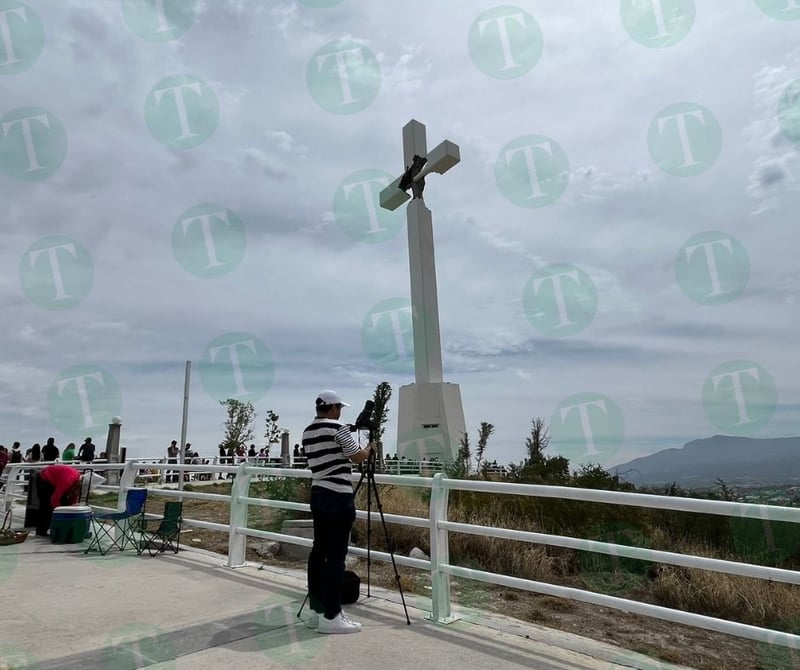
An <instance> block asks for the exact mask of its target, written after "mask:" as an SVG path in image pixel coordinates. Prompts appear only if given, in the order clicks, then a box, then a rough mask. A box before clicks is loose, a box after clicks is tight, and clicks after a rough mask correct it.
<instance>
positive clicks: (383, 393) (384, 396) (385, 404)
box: [372, 382, 392, 464]
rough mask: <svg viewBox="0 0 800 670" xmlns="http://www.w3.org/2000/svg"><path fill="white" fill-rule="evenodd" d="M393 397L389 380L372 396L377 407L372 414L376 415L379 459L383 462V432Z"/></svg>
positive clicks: (380, 462) (377, 388) (376, 389)
mask: <svg viewBox="0 0 800 670" xmlns="http://www.w3.org/2000/svg"><path fill="white" fill-rule="evenodd" d="M391 397H392V385H391V384H389V382H381V383H380V384H378V385H377V386H376V387H375V394H374V395H373V397H372V400H373V402H374V403H375V408H374V409H373V411H372V415H373V416H374V417H375V426H376V428H375V441H376V442H377V454H376V456H377V461H378V463H379V464H382V463H383V434H384V432H385V431H386V423H387V421H388V420H389V399H390V398H391Z"/></svg>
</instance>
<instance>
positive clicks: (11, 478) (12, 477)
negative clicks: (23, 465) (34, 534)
mask: <svg viewBox="0 0 800 670" xmlns="http://www.w3.org/2000/svg"><path fill="white" fill-rule="evenodd" d="M8 467H9V469H8V475H7V478H6V493H5V496H4V497H3V514H5V513H6V512H8V510H10V509H11V505H13V504H14V489H15V488H16V486H17V473H18V472H19V471H20V467H19V466H18V465H17V464H16V463H14V464H11V463H9V464H8Z"/></svg>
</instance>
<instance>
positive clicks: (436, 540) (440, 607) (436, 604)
mask: <svg viewBox="0 0 800 670" xmlns="http://www.w3.org/2000/svg"><path fill="white" fill-rule="evenodd" d="M47 465H49V463H39V464H32V463H14V464H9V470H8V477H7V485H6V490H5V497H4V509H9V508H10V505H11V501H12V499H13V497H15V496H14V494H13V492H12V491H11V489H12V486H11V483H12V479H13V478H14V476H15V475H17V474H18V473H19V472H20V471H23V470H38V469H41V468H43V467H46V466H47ZM76 467H78V468H79V469H83V470H93V471H94V470H103V471H109V470H111V471H120V473H121V478H120V483H119V486H113V485H111V486H109V485H104V486H101V487H97V488H98V489H102V490H107V491H117V509H124V508H125V498H126V495H127V491H128V490H129V489H131V488H133V487H134V485H135V481H136V478H137V476H138V475H139V471H140V470H142V469H149V470H152V469H155V470H159V471H167V470H170V471H174V472H178V473H180V477H183V475H184V473H191V472H211V473H227V474H233V475H234V479H233V484H232V487H231V493H230V495H224V494H215V493H202V492H199V491H194V490H192V491H186V490H179V489H171V488H152V487H151V488H150V490H151V491H152V492H153V493H155V494H158V495H164V496H170V497H177V498H179V499H182V498H186V499H198V500H216V501H225V502H228V504H229V506H230V519H229V523H228V524H220V523H212V522H208V521H199V520H195V519H188V518H186V517H184V519H183V522H184V523H186V524H187V525H189V526H196V527H198V528H207V529H209V530H216V531H223V532H227V533H228V556H227V562H226V565H227V566H228V567H230V568H236V567H240V566H243V565H245V564H246V547H247V538H248V537H258V538H265V539H269V540H276V541H280V542H288V543H292V544H298V545H302V546H311V543H312V541H311V540H310V539H307V538H301V537H296V536H292V535H284V534H282V533H274V532H270V531H264V530H259V529H254V528H249V527H248V526H247V518H248V507H249V506H250V505H253V506H262V507H278V508H283V509H294V510H301V511H310V508H309V505H307V504H305V503H295V502H291V501H278V500H267V499H262V498H254V497H251V496H250V495H249V488H250V483H251V482H252V481H253V479H254V478H255V477H262V478H263V477H293V478H310V477H311V472H310V471H309V470H306V469H302V470H299V469H297V468H285V467H284V468H280V467H260V466H254V465H252V464H250V463H248V462H247V461H243V462H241V463H239V464H238V465H236V466H232V465H210V464H195V465H192V464H180V463H166V462H165V459H161V461H159V462H146V461H145V460H143V459H136V460H135V461H133V460H130V461H128V462H127V463H119V464H117V463H80V464H78V465H77V466H76ZM358 478H359V474H357V473H353V475H352V479H353V480H354V481H355V480H357V479H358ZM375 481H376V483H379V484H392V485H397V486H417V487H423V488H429V489H430V490H431V496H430V503H429V516H428V518H427V519H426V518H423V517H407V516H402V515H393V514H384V517H385V519H386V521H387V522H389V523H397V524H403V525H413V526H419V527H427V528H429V532H430V548H431V556H430V559H429V560H422V559H412V558H408V557H404V556H397V557H395V559H396V562H397V563H398V564H400V565H407V566H409V567H413V568H416V569H424V570H429V571H430V575H431V587H432V594H431V619H432V620H434V621H437V622H440V623H448V622H450V621H453V620H455V619H456V618H457V617H455V616H453V613H452V602H451V597H450V577H451V576H460V577H465V578H468V579H473V580H478V581H483V582H488V583H492V584H500V585H505V586H509V587H512V588H518V589H523V590H527V591H532V592H537V593H544V594H549V595H555V596H558V597H564V598H571V599H573V600H580V601H583V602H588V603H592V604H597V605H602V606H605V607H612V608H615V609H619V610H623V611H629V612H636V613H639V614H643V615H646V616H651V617H656V618H660V619H664V620H668V621H674V622H678V623H684V624H687V625H691V626H696V627H700V628H705V629H708V630H714V631H718V632H722V633H727V634H732V635H737V636H740V637H745V638H748V639H752V640H755V641H758V642H764V643H767V644H777V645H782V646H787V647H791V648H793V649H798V648H800V636H798V635H793V634H790V633H784V632H782V631H777V630H772V629H768V628H761V627H758V626H751V625H746V624H741V623H738V622H734V621H728V620H725V619H718V618H714V617H709V616H704V615H700V614H695V613H692V612H684V611H681V610H674V609H670V608H667V607H661V606H657V605H651V604H649V603H642V602H639V601H634V600H629V599H626V598H619V597H616V596H609V595H604V594H598V593H593V592H590V591H583V590H581V589H575V588H571V587H564V586H558V585H554V584H547V583H543V582H537V581H533V580H528V579H522V578H518V577H511V576H508V575H500V574H496V573H491V572H486V571H483V570H477V569H467V568H463V567H460V566H456V565H452V564H451V563H450V558H449V533H450V532H459V533H468V534H472V535H482V536H486V537H492V538H501V539H509V540H516V541H522V542H536V543H538V544H548V545H552V546H560V547H567V548H572V549H576V550H581V551H591V552H597V553H603V554H609V555H614V556H624V557H628V558H633V559H637V560H649V561H653V562H658V563H667V564H672V565H680V566H684V567H689V568H696V569H704V570H711V571H715V572H721V573H727V574H733V575H742V576H746V577H752V578H757V579H765V580H769V581H779V582H784V583H789V584H800V573H798V572H795V571H792V570H784V569H780V568H770V567H766V566H760V565H754V564H750V563H740V562H736V561H727V560H721V559H714V558H708V557H702V556H691V555H686V554H678V553H674V552H666V551H658V550H653V549H646V548H641V547H632V546H629V545H620V544H615V543H610V542H600V541H596V540H586V539H580V538H572V537H565V536H560V535H552V534H546V533H535V532H528V531H521V530H515V529H510V528H494V527H488V526H480V525H476V524H465V523H458V522H454V521H449V520H448V516H447V514H448V500H449V492H450V491H454V490H458V491H473V492H482V493H494V494H504V495H524V496H533V497H546V498H560V499H566V500H578V501H584V502H597V503H605V504H615V505H630V506H636V507H645V508H650V509H662V510H672V511H682V512H691V513H700V514H717V515H724V516H731V517H736V518H752V519H762V520H771V521H785V522H791V523H800V508H794V507H781V506H775V505H754V504H751V503H737V502H731V501H722V500H699V499H694V498H680V497H673V496H661V495H651V494H646V493H633V492H622V491H603V490H597V489H577V488H572V487H563V486H549V485H540V484H515V483H508V482H490V481H476V480H464V479H450V478H447V477H445V476H444V474H443V473H436V474H435V475H434V476H433V477H423V476H413V475H411V476H409V475H386V474H376V475H375ZM357 516H358V517H359V518H362V519H366V518H368V514H367V513H366V512H364V511H362V510H358V511H357ZM372 517H373V518H374V519H377V518H378V513H377V512H372ZM350 551H351V553H353V554H354V555H356V556H363V555H366V550H365V549H362V548H359V547H351V548H350ZM371 556H372V558H375V559H377V560H387V561H388V560H390V557H389V555H388V554H385V553H382V552H376V551H372V552H371Z"/></svg>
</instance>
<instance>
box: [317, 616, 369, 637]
mask: <svg viewBox="0 0 800 670" xmlns="http://www.w3.org/2000/svg"><path fill="white" fill-rule="evenodd" d="M317 631H318V632H320V633H327V634H332V635H335V634H342V633H358V632H360V631H361V625H360V624H357V623H356V622H355V621H350V620H349V619H345V618H344V617H343V616H342V613H341V612H339V614H337V615H336V616H335V617H334V618H333V619H327V618H325V617H324V616H322V617H320V618H319V627H318V628H317Z"/></svg>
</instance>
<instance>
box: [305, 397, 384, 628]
mask: <svg viewBox="0 0 800 670" xmlns="http://www.w3.org/2000/svg"><path fill="white" fill-rule="evenodd" d="M343 407H349V405H348V404H347V403H345V402H342V399H341V398H340V397H339V394H338V393H336V392H334V391H323V392H322V393H320V394H319V395H318V396H317V399H316V417H315V418H314V421H313V422H312V423H311V424H309V425H308V427H307V428H306V429H305V431H303V440H302V442H303V447H304V449H305V453H306V456H307V457H308V467H309V468H310V469H311V516H312V518H313V520H314V544H313V546H312V548H311V554H310V555H309V557H308V595H309V602H310V605H311V609H312V610H313V613H312V614H311V616H310V618H309V620H308V621H307V624H308V626H309V627H310V628H316V629H317V630H318V631H319V632H320V633H358V632H359V631H360V630H361V624H360V623H358V622H356V621H353V620H352V619H350V618H349V617H348V616H347V615H346V614H345V613H344V612H342V605H341V597H342V581H343V579H344V559H345V557H346V556H347V543H348V541H349V539H350V530H351V528H352V527H353V521H355V518H356V507H355V500H354V497H353V482H352V480H351V477H350V475H351V473H352V468H351V466H350V462H351V461H352V462H353V463H361V462H362V461H365V460H366V459H367V458H368V457H369V454H370V451H371V450H372V449H374V444H373V443H372V442H370V443H369V444H368V445H367V447H366V448H365V449H360V448H359V446H358V445H357V444H356V442H355V440H354V439H353V436H352V435H351V431H350V428H349V427H348V426H347V424H344V423H342V422H341V421H339V417H340V416H341V414H342V408H343ZM320 615H323V616H320Z"/></svg>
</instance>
